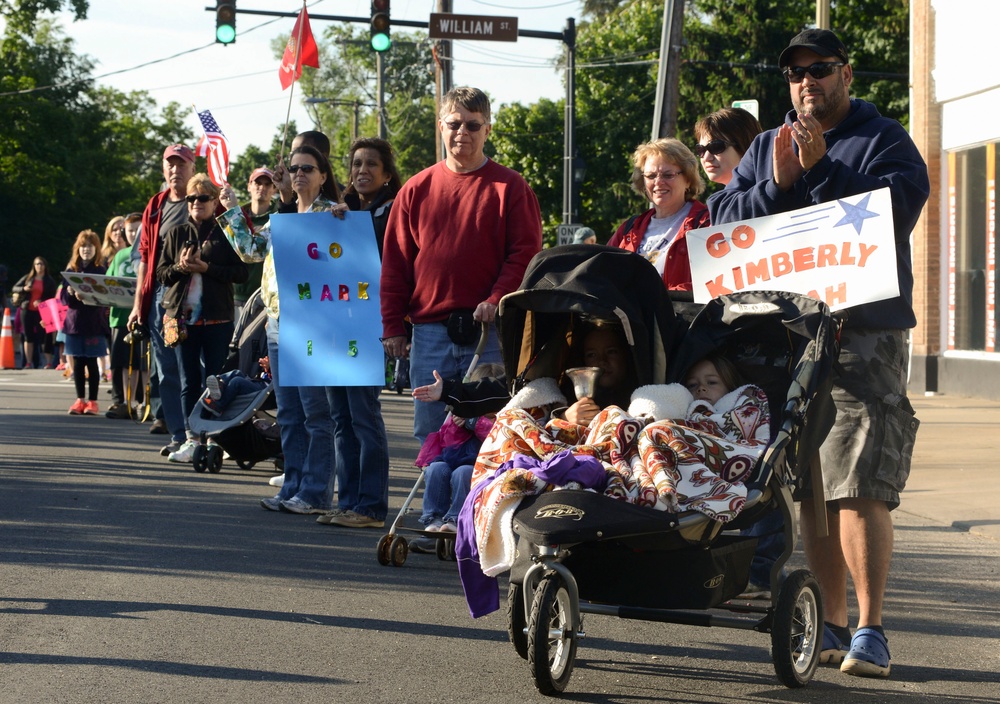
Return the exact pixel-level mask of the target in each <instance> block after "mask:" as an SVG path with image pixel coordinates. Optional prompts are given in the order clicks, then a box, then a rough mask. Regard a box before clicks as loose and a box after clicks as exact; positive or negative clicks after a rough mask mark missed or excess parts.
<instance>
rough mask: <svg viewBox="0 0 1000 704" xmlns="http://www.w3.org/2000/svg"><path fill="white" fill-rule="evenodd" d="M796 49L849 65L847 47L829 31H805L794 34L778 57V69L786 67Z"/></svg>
mask: <svg viewBox="0 0 1000 704" xmlns="http://www.w3.org/2000/svg"><path fill="white" fill-rule="evenodd" d="M796 49H809V50H810V51H814V52H816V53H817V54H819V55H820V56H836V57H837V58H838V59H839V60H840V61H843V62H844V63H845V64H846V63H850V62H849V61H848V60H847V47H845V46H844V43H843V42H842V41H840V39H838V38H837V35H836V34H834V33H833V32H831V31H830V30H829V29H806V30H804V31H802V32H799V33H798V34H796V35H795V36H794V37H793V38H792V41H790V42H789V43H788V46H787V47H785V50H784V51H783V52H781V56H779V57H778V66H779V68H784V67H785V66H787V65H788V62H789V61H791V59H792V52H793V51H795V50H796Z"/></svg>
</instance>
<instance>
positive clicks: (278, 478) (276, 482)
mask: <svg viewBox="0 0 1000 704" xmlns="http://www.w3.org/2000/svg"><path fill="white" fill-rule="evenodd" d="M267 483H268V484H270V485H271V486H281V485H282V484H284V483H285V475H284V474H275V475H274V476H273V477H271V478H270V479H268V480H267Z"/></svg>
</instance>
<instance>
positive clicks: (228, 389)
mask: <svg viewBox="0 0 1000 704" xmlns="http://www.w3.org/2000/svg"><path fill="white" fill-rule="evenodd" d="M206 376H207V375H206ZM217 376H218V378H219V381H220V382H221V386H222V396H221V397H220V398H219V400H218V401H217V402H216V404H215V408H216V410H218V411H219V412H220V413H221V412H222V411H224V410H226V408H228V407H229V404H231V403H232V402H233V401H234V400H235V399H236V397H237V396H242V395H244V394H255V393H257V392H259V391H263V390H264V389H265V388H267V382H266V381H264V380H263V379H251V378H250V377H248V376H247V375H246V374H244V373H243V372H242V371H240V370H239V369H234V370H232V371H231V372H226V373H225V374H219V375H217Z"/></svg>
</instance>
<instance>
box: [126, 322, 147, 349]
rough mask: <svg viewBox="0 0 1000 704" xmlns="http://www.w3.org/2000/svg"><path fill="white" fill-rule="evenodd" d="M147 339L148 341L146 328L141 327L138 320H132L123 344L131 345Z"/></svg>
mask: <svg viewBox="0 0 1000 704" xmlns="http://www.w3.org/2000/svg"><path fill="white" fill-rule="evenodd" d="M147 339H149V330H147V329H146V326H145V325H142V324H141V323H140V322H139V321H138V320H133V321H132V325H130V326H129V330H128V332H127V333H126V334H125V338H124V340H125V342H127V343H128V344H130V345H133V344H138V343H140V342H143V341H144V340H147Z"/></svg>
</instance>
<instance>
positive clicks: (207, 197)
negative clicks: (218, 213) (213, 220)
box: [184, 193, 212, 203]
mask: <svg viewBox="0 0 1000 704" xmlns="http://www.w3.org/2000/svg"><path fill="white" fill-rule="evenodd" d="M184 200H186V201H187V202H188V203H194V202H195V201H198V202H199V203H207V202H208V201H210V200H212V196H210V195H208V194H206V193H201V194H199V195H196V196H187V197H186V198H185V199H184Z"/></svg>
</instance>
